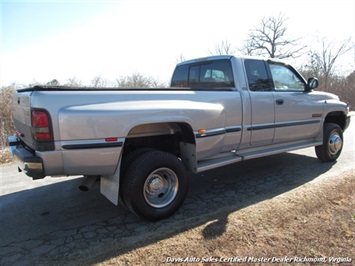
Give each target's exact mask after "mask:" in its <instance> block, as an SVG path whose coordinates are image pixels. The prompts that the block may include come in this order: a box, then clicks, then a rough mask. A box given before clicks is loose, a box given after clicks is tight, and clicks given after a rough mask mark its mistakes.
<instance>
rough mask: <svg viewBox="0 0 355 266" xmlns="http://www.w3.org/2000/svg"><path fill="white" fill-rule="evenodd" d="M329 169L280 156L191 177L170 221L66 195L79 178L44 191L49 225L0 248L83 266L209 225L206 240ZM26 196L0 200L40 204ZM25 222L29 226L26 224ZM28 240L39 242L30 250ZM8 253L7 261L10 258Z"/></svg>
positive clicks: (78, 194)
mask: <svg viewBox="0 0 355 266" xmlns="http://www.w3.org/2000/svg"><path fill="white" fill-rule="evenodd" d="M333 165H334V164H333V163H320V162H319V161H318V159H316V158H315V157H309V156H306V155H300V154H295V153H284V154H279V155H274V156H269V157H264V158H259V159H254V160H250V161H245V162H241V163H237V164H234V165H230V166H226V167H223V168H219V169H215V170H211V171H208V172H203V173H201V174H197V175H192V176H190V184H189V193H188V196H187V199H186V201H185V203H184V205H183V206H182V208H181V209H180V210H179V211H178V212H177V213H176V214H175V215H174V216H172V217H170V218H168V219H165V220H163V221H158V222H147V221H144V220H141V219H139V218H137V217H135V216H134V215H132V214H131V213H129V212H128V211H127V210H125V209H124V208H123V207H121V206H119V207H115V206H113V205H112V204H111V203H109V202H108V201H106V200H105V199H104V198H103V196H102V195H100V194H99V191H98V190H99V188H98V185H97V186H96V185H95V187H94V188H93V190H94V191H92V192H95V193H96V195H95V196H90V197H89V196H85V195H84V196H83V195H82V192H80V191H78V192H75V193H74V192H71V194H70V193H65V189H66V188H65V187H67V186H68V185H69V186H71V187H74V186H76V187H77V185H78V184H79V183H78V182H79V181H78V180H71V181H68V182H62V183H58V184H55V185H51V186H49V187H50V188H47V189H50V190H51V197H53V199H51V201H49V205H48V206H47V208H48V211H47V212H44V211H43V210H42V211H38V213H37V214H38V215H41V216H42V217H43V223H53V225H52V228H51V229H50V230H48V231H41V229H40V227H39V225H38V224H35V223H33V224H31V225H30V226H32V227H33V228H36V229H35V231H36V233H35V234H34V233H33V235H31V236H29V237H27V238H25V239H23V240H16V236H15V237H14V241H13V243H8V244H6V245H5V246H3V245H2V244H1V245H0V249H2V248H14V247H17V248H18V249H19V250H21V254H22V256H21V257H19V255H18V252H17V253H16V254H17V255H16V259H17V261H19V260H20V261H21V260H23V261H27V263H30V264H31V262H33V263H36V264H46V263H47V262H51V264H53V263H55V264H60V263H61V262H65V264H66V265H68V261H70V264H71V263H72V265H78V264H79V265H86V264H88V263H89V264H94V263H100V262H102V261H105V260H108V259H110V258H112V257H116V256H119V255H122V254H125V253H128V252H130V251H131V250H133V249H137V248H140V247H144V246H147V245H150V244H153V243H155V242H157V241H160V240H163V239H167V238H170V237H173V236H175V235H177V234H179V233H181V232H184V231H187V230H190V229H192V228H195V227H197V226H201V225H204V224H207V223H208V224H207V225H206V227H205V228H204V229H203V231H202V236H203V237H204V239H212V238H217V237H218V236H220V235H222V234H223V233H224V232H225V230H226V226H227V223H228V216H229V214H230V213H232V212H235V211H238V210H240V209H243V208H245V207H248V206H250V205H253V204H256V203H258V202H261V201H264V200H267V199H270V198H273V197H275V196H277V195H281V194H283V193H285V192H287V191H290V190H292V189H295V188H297V187H299V186H302V185H304V184H305V183H308V182H310V181H312V180H313V179H315V178H317V177H318V176H319V175H321V174H323V173H325V172H327V171H328V170H329V169H330V168H332V166H333ZM65 183H70V184H65ZM41 189H43V188H37V189H33V190H38V191H33V190H32V191H31V195H34V194H36V192H38V193H41ZM92 192H89V193H90V194H91V193H92ZM26 193H28V192H26V191H23V192H18V193H15V194H19V195H13V194H10V195H6V196H2V197H0V201H1V202H3V203H4V202H5V203H6V202H10V201H12V200H13V198H14V197H15V196H16V197H18V198H22V200H23V199H24V198H25V199H26V201H27V205H28V206H30V205H31V204H34V205H35V204H36V200H37V199H31V197H29V196H28V195H27V194H26ZM73 193H74V194H73ZM91 195H93V194H91ZM47 196H48V195H47ZM63 197H66V198H68V197H72V198H71V200H69V203H70V202H74V201H75V200H78V201H81V202H82V205H81V206H82V207H83V208H84V211H85V212H86V214H85V215H87V219H86V220H85V219H84V220H83V217H82V215H83V211H78V210H77V208H78V205H76V207H70V206H69V207H68V208H64V207H59V205H58V202H60V201H61V199H63ZM79 197H80V198H79ZM42 200H44V201H45V200H46V199H45V198H42ZM28 201H30V202H28ZM31 201H33V202H32V203H31ZM21 202H22V201H21V200H20V201H18V202H17V201H13V202H12V203H11V204H10V205H9V204H8V205H6V204H5V205H6V206H5V207H4V206H2V205H1V204H0V210H1V211H4V210H5V211H4V213H5V216H3V217H2V219H6V213H9V208H10V207H11V208H21V204H22V203H21ZM33 208H34V207H33ZM90 217H95V218H93V219H91V218H90ZM79 220H81V221H82V222H78V221H79ZM27 222H29V223H31V220H29V221H27ZM16 223H17V221H12V225H11V226H13V230H14V232H15V231H16V233H17V234H19V233H18V232H19V231H21V227H19V226H18V225H17V224H16ZM29 241H32V242H33V241H37V242H38V243H40V244H38V245H35V246H30V245H29ZM45 247H53V248H47V249H46V248H45ZM14 250H15V251H16V249H14ZM13 254H15V253H13ZM36 254H37V256H35V255H36ZM5 255H7V256H11V255H12V253H7V254H5ZM14 258H15V257H14ZM163 259H164V258H162V260H163ZM0 262H1V261H0ZM3 262H5V263H4V264H2V265H7V263H6V262H11V257H8V260H5V261H3Z"/></svg>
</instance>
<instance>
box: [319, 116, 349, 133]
mask: <svg viewBox="0 0 355 266" xmlns="http://www.w3.org/2000/svg"><path fill="white" fill-rule="evenodd" d="M324 123H334V124H337V125H339V126H340V128H341V129H342V130H343V131H344V130H345V129H346V114H344V113H343V112H342V111H334V112H330V113H328V114H327V116H326V117H325V120H324Z"/></svg>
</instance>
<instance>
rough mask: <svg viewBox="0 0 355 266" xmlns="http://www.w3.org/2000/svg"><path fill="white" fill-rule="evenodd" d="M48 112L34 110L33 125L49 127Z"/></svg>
mask: <svg viewBox="0 0 355 266" xmlns="http://www.w3.org/2000/svg"><path fill="white" fill-rule="evenodd" d="M48 126H49V123H48V117H47V113H46V112H43V111H32V127H48Z"/></svg>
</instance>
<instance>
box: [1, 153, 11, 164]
mask: <svg viewBox="0 0 355 266" xmlns="http://www.w3.org/2000/svg"><path fill="white" fill-rule="evenodd" d="M12 162H13V157H12V156H11V153H10V151H9V150H8V149H4V150H0V165H1V164H9V163H12Z"/></svg>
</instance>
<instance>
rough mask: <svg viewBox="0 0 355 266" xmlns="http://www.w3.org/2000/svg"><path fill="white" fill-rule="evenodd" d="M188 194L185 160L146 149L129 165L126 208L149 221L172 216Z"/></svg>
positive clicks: (124, 188) (124, 186) (124, 189)
mask: <svg viewBox="0 0 355 266" xmlns="http://www.w3.org/2000/svg"><path fill="white" fill-rule="evenodd" d="M186 194H187V175H186V172H185V167H184V165H183V164H182V162H181V161H180V160H179V159H178V158H177V157H176V156H174V155H172V154H170V153H166V152H162V151H147V152H145V153H143V154H141V155H140V156H139V157H137V158H136V159H135V160H134V161H133V162H132V163H131V165H130V166H129V167H128V169H127V171H126V174H125V175H124V177H123V181H122V190H121V195H122V198H123V201H124V202H125V204H126V206H127V208H128V209H129V210H130V211H132V212H133V213H134V214H136V215H137V216H139V217H142V218H144V219H147V220H152V221H156V220H161V219H164V218H167V217H169V216H171V215H173V214H174V213H175V212H176V211H177V210H178V209H179V208H180V206H181V205H182V203H183V202H184V200H185V197H186Z"/></svg>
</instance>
